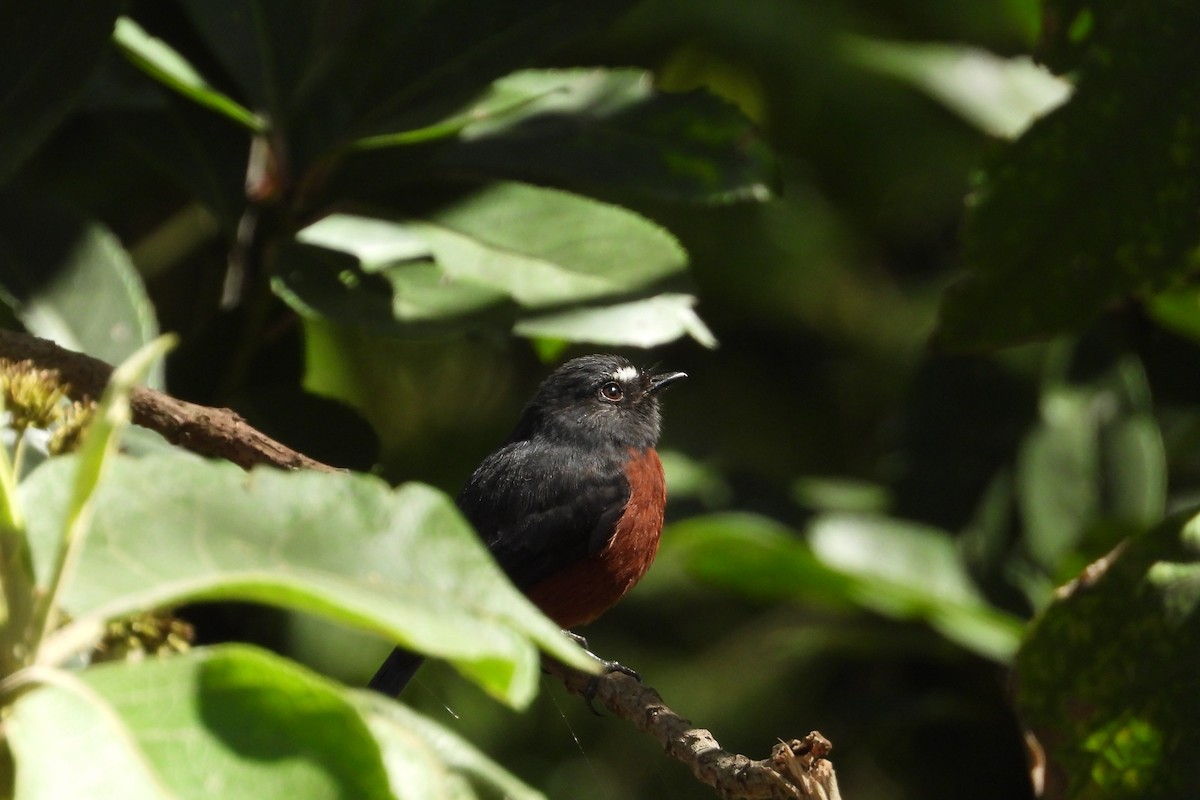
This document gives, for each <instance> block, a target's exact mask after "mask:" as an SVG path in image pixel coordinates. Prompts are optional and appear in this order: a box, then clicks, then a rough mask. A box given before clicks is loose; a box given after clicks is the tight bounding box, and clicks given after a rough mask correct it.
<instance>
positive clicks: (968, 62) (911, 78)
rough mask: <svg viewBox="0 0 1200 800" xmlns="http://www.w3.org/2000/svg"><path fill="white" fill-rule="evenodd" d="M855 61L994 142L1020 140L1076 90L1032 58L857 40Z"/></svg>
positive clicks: (851, 46) (851, 51)
mask: <svg viewBox="0 0 1200 800" xmlns="http://www.w3.org/2000/svg"><path fill="white" fill-rule="evenodd" d="M845 49H846V52H847V54H848V55H849V56H850V58H851V59H852V60H853V61H855V62H857V63H859V64H862V65H863V66H865V67H868V68H870V69H874V70H877V71H879V72H882V73H884V74H886V75H892V76H895V77H896V78H899V79H901V80H904V81H907V82H908V83H911V84H912V85H914V86H916V87H917V88H919V89H921V90H923V91H925V92H926V93H928V94H929V95H930V96H932V97H933V98H935V99H937V100H939V101H940V102H942V103H943V104H945V106H946V107H947V108H949V109H950V110H952V111H954V112H955V113H956V114H958V115H959V116H961V117H962V118H963V119H965V120H967V121H968V122H970V123H971V124H973V125H975V126H976V127H978V128H979V129H980V130H983V131H985V132H987V133H990V134H992V135H993V136H1002V137H1005V138H1014V137H1016V136H1019V135H1020V134H1021V133H1022V132H1023V131H1024V130H1025V129H1026V128H1028V127H1029V126H1030V125H1031V124H1032V123H1033V121H1034V120H1035V119H1037V118H1038V117H1040V116H1042V115H1043V114H1045V113H1046V112H1047V111H1050V110H1051V109H1053V108H1056V107H1057V106H1059V105H1061V104H1062V103H1063V102H1065V101H1066V99H1067V98H1068V97H1069V96H1070V94H1071V85H1070V84H1069V83H1068V82H1067V81H1065V80H1063V79H1062V78H1058V77H1055V76H1054V75H1052V74H1050V72H1048V71H1047V70H1046V69H1045V68H1044V67H1040V66H1038V65H1036V64H1034V63H1033V61H1031V60H1030V59H1029V57H1028V56H1021V57H1017V58H1001V57H999V56H996V55H993V54H992V53H989V52H987V51H985V50H980V49H979V48H975V47H966V46H963V45H950V44H911V43H906V42H885V41H880V40H876V39H864V38H860V37H851V38H849V39H848V40H847V41H846V43H845Z"/></svg>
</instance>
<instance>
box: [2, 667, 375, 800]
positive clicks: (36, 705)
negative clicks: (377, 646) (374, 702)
mask: <svg viewBox="0 0 1200 800" xmlns="http://www.w3.org/2000/svg"><path fill="white" fill-rule="evenodd" d="M81 677H82V683H83V684H84V685H85V687H86V689H87V692H86V694H82V695H81V694H79V693H77V692H73V691H72V690H71V689H70V688H65V687H63V686H59V685H50V686H46V687H44V688H41V689H39V690H37V691H35V692H33V693H31V694H29V695H27V696H26V697H25V698H23V699H22V700H21V702H19V703H18V704H17V707H16V712H15V718H14V729H15V737H14V738H15V743H16V749H17V752H18V754H19V755H22V756H24V757H23V758H22V760H21V769H20V770H19V772H20V773H25V772H29V773H30V774H29V775H28V776H26V775H22V779H23V780H25V781H28V782H29V783H30V784H33V785H34V786H35V787H37V791H36V792H35V793H34V794H31V795H29V796H33V797H39V796H42V797H52V796H57V797H98V796H114V797H126V796H135V797H137V796H145V797H179V798H197V799H199V798H211V797H214V796H216V797H258V798H281V799H282V798H295V799H296V800H302V799H303V798H314V800H315V798H327V797H338V796H341V797H361V798H380V800H382V799H383V798H390V797H391V796H392V795H391V793H390V790H389V781H388V777H387V774H386V772H385V771H384V768H383V764H382V761H381V758H380V751H379V746H378V745H377V744H376V743H375V741H374V737H373V736H372V734H371V731H370V730H369V729H368V728H367V726H366V724H365V723H364V721H363V719H362V717H361V715H360V714H359V712H358V710H357V709H356V707H355V706H354V705H352V704H351V703H350V702H348V700H347V698H346V697H345V696H344V694H343V691H342V690H341V689H340V688H339V687H338V686H337V685H336V684H334V683H332V682H330V681H327V680H325V679H323V678H320V677H318V676H316V675H313V674H311V673H308V672H307V671H305V670H302V669H300V668H299V667H297V666H296V665H294V664H291V663H290V662H287V661H285V660H283V659H281V658H279V657H278V656H274V655H271V654H269V653H265V652H263V651H259V650H256V649H253V648H249V647H245V646H240V645H231V646H226V647H219V648H213V649H200V650H195V651H193V652H191V653H188V654H186V655H182V656H175V657H169V658H160V659H149V660H145V661H140V662H114V663H111V664H104V665H100V666H97V667H94V668H91V669H88V670H86V671H85V672H84V673H82V676H81ZM102 752H105V753H108V754H109V755H110V756H112V759H111V761H109V760H107V759H104V758H97V757H94V756H96V755H98V754H99V753H102ZM80 753H88V754H89V757H88V758H86V759H82V761H84V762H86V763H85V764H77V765H76V767H73V768H72V769H64V768H63V764H65V763H75V762H76V761H79V760H80V759H79V758H78V755H79V754H80ZM181 753H187V757H186V758H181V757H180V754H181ZM126 773H132V774H126ZM106 780H107V781H108V782H111V784H112V785H113V786H114V787H116V789H117V790H118V791H123V790H125V789H127V788H130V787H132V789H133V794H131V795H125V794H115V793H114V794H112V795H110V794H108V792H109V791H110V790H106V789H101V790H100V792H99V793H96V792H95V791H94V789H96V788H97V787H101V786H103V784H104V783H105V781H106ZM51 789H53V790H56V791H59V792H61V793H60V794H58V795H51V794H50V791H49V790H51ZM43 792H44V793H43ZM20 796H25V795H23V794H22V795H20Z"/></svg>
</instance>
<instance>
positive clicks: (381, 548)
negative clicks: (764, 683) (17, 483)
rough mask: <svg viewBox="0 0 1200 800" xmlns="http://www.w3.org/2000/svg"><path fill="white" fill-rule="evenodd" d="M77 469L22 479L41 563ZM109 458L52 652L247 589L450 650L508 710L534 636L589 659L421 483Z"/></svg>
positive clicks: (549, 647) (558, 652) (578, 660)
mask: <svg viewBox="0 0 1200 800" xmlns="http://www.w3.org/2000/svg"><path fill="white" fill-rule="evenodd" d="M74 465H75V461H74V459H73V458H69V457H68V458H59V459H53V460H51V461H49V462H47V463H46V464H43V465H42V466H40V467H39V468H38V469H37V470H36V471H35V472H34V474H33V475H32V476H30V478H29V479H28V480H27V481H26V482H25V483H24V484H22V486H21V498H22V502H24V503H27V504H28V505H27V506H26V507H28V508H34V507H36V508H37V509H38V514H37V515H36V516H33V515H30V519H29V521H28V522H29V530H30V539H31V545H32V547H33V550H34V562H35V564H36V565H39V566H41V565H43V564H44V563H45V560H46V554H47V548H49V547H51V546H52V544H53V542H54V541H55V536H56V534H55V531H56V530H61V524H62V523H61V519H62V515H63V513H64V511H63V509H64V506H65V503H66V493H67V491H68V486H67V485H68V484H69V481H68V480H67V478H66V475H67V474H69V472H67V471H68V470H70V469H72V468H74ZM113 467H114V468H113V469H112V471H111V472H110V474H109V475H108V476H107V478H106V479H105V480H104V481H103V482H101V485H100V490H99V492H98V494H97V496H96V501H95V515H94V518H93V522H92V530H91V534H90V536H89V537H88V540H87V548H86V550H85V551H84V553H83V556H82V558H81V561H80V566H79V570H78V573H77V575H76V576H75V580H74V581H73V582H72V583H71V584H70V585H69V586H67V587H66V592H65V593H64V595H63V604H64V607H65V609H66V610H67V611H68V612H69V613H70V614H71V617H72V621H71V622H70V623H69V624H68V625H67V626H66V627H64V628H63V629H61V630H60V631H59V632H57V633H56V634H55V636H54V637H53V638H52V639H51V640H50V641H49V642H48V644H47V646H49V647H50V648H51V655H52V656H53V660H55V661H57V660H61V659H62V658H65V657H67V656H69V655H70V654H71V653H72V652H75V651H77V650H79V649H81V648H86V647H88V646H90V641H91V637H92V636H93V635H94V633H95V631H96V630H98V629H99V627H100V626H101V625H102V624H103V623H104V622H106V621H108V620H111V619H114V618H118V617H121V616H125V615H128V614H131V613H134V612H137V611H144V610H146V609H153V608H160V607H169V606H173V605H177V604H180V603H183V602H192V601H197V600H249V601H256V602H261V603H268V604H274V605H278V606H281V607H286V608H291V609H296V610H300V611H306V612H309V613H313V614H318V615H321V616H324V617H327V618H330V619H332V620H334V621H338V622H341V623H343V624H348V625H353V626H356V627H360V628H364V629H366V630H369V631H372V632H375V633H377V634H379V635H381V636H385V637H387V638H388V639H389V640H391V641H395V642H397V643H400V644H403V645H405V646H407V647H411V648H413V649H415V650H419V651H421V652H425V653H429V654H431V655H435V656H441V657H444V658H447V659H449V660H451V661H453V662H454V664H455V666H456V667H457V668H458V669H459V670H460V671H461V672H463V673H464V674H466V675H467V676H468V677H470V678H472V679H473V680H475V681H476V682H478V683H480V684H481V685H482V686H483V687H484V688H485V689H487V690H488V691H490V692H492V693H493V694H495V695H497V696H499V697H501V698H503V699H505V700H506V701H508V702H510V703H513V704H515V705H521V704H524V703H528V702H529V700H530V699H531V698H532V696H533V694H534V692H535V690H536V687H537V678H538V674H539V673H538V659H537V652H536V649H535V644H536V645H539V646H541V647H542V648H543V649H545V650H546V651H547V652H549V653H551V654H552V655H554V657H555V658H559V659H561V660H565V661H567V662H569V663H572V664H576V665H578V666H580V667H582V668H589V667H590V666H591V662H590V661H589V660H588V658H587V657H586V656H585V655H584V654H583V651H581V650H580V649H579V648H578V647H576V646H575V645H573V644H572V643H570V642H569V641H568V640H566V639H565V638H564V637H563V636H562V634H561V632H560V631H559V630H558V628H557V627H556V626H554V625H553V623H551V622H550V621H549V620H547V619H546V618H545V617H543V616H541V615H540V614H539V613H538V612H537V610H536V609H535V608H534V607H533V606H532V605H531V604H530V603H529V602H528V601H527V600H526V599H525V598H524V597H523V596H522V595H520V594H519V593H518V592H517V591H516V590H515V589H514V588H513V587H512V585H511V584H510V583H509V582H508V581H507V580H506V579H505V578H504V576H503V575H502V573H501V572H500V571H499V569H498V568H497V567H496V565H495V562H494V561H493V560H492V559H491V557H490V556H489V555H488V554H487V552H486V551H485V550H484V548H483V546H482V544H481V543H480V542H479V540H478V538H477V537H476V535H475V533H474V532H473V531H472V530H471V528H470V526H469V525H468V524H467V523H466V522H465V521H464V520H463V519H462V517H461V516H460V515H459V514H458V512H457V509H455V508H454V505H453V504H452V503H451V502H450V500H449V498H447V497H446V496H445V495H443V494H441V493H439V492H437V491H435V490H433V489H431V488H429V487H426V486H422V485H418V484H408V485H405V486H403V487H401V488H400V489H398V490H392V489H391V488H390V487H388V486H387V485H386V484H384V483H383V482H382V481H380V480H378V479H376V478H373V477H370V476H365V475H352V474H325V473H317V472H294V473H283V472H278V471H275V470H271V469H265V468H259V469H255V470H252V471H251V472H250V473H249V474H247V473H245V472H243V471H242V470H240V469H238V468H237V467H235V466H233V465H232V464H226V463H213V462H204V461H199V460H194V459H184V458H176V457H169V456H147V457H144V458H140V459H128V458H118V459H116V461H115V463H114V465H113ZM331 531H333V532H336V535H331ZM48 658H49V657H48Z"/></svg>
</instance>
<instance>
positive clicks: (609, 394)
mask: <svg viewBox="0 0 1200 800" xmlns="http://www.w3.org/2000/svg"><path fill="white" fill-rule="evenodd" d="M624 394H625V392H624V391H623V390H622V389H621V384H619V383H617V382H616V381H609V382H608V383H606V384H604V385H603V386H601V387H600V398H601V399H602V400H607V401H608V402H610V403H619V402H621V397H623V396H624Z"/></svg>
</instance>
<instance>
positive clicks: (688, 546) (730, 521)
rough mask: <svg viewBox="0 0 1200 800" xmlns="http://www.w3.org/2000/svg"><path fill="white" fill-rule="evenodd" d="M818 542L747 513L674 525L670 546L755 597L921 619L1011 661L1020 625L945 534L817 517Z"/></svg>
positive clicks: (697, 570)
mask: <svg viewBox="0 0 1200 800" xmlns="http://www.w3.org/2000/svg"><path fill="white" fill-rule="evenodd" d="M810 535H811V540H812V546H811V547H810V546H809V545H808V544H806V543H805V542H804V541H803V540H802V539H801V538H800V536H799V534H797V533H795V532H793V531H790V530H788V529H787V528H785V527H783V526H780V525H779V524H778V523H775V522H772V521H770V520H767V519H765V518H761V517H756V516H753V515H748V514H714V515H711V516H707V517H698V518H694V519H691V520H688V521H686V522H682V523H677V524H675V525H673V526H671V530H670V536H669V537H667V538H666V539H665V542H670V543H671V544H670V546H669V547H667V548H666V549H664V554H668V553H669V554H670V555H669V556H668V557H669V558H682V559H683V560H684V562H685V563H686V564H687V566H688V568H689V569H690V570H691V571H692V572H693V573H694V574H696V575H697V576H698V577H700V578H702V579H704V580H707V581H711V582H714V583H718V584H719V585H722V586H725V587H727V588H731V589H735V590H737V591H740V592H744V593H746V594H749V595H751V596H753V597H762V598H766V599H772V598H794V599H805V600H815V601H820V602H826V603H835V604H839V605H849V606H852V607H858V608H865V609H869V610H871V611H874V612H876V613H880V614H885V615H887V616H890V617H894V618H897V619H920V620H923V621H925V622H926V623H928V624H929V625H930V626H931V627H933V628H935V629H936V630H938V631H939V632H940V633H941V634H942V635H943V636H945V637H946V638H948V639H950V640H951V641H954V642H956V643H958V644H959V645H961V646H963V647H965V648H967V649H969V650H972V651H974V652H976V653H978V654H980V655H982V656H984V657H987V658H991V659H994V660H996V661H1000V662H1006V661H1008V660H1009V659H1010V658H1011V657H1012V654H1013V652H1014V651H1015V650H1016V646H1017V640H1018V637H1019V634H1020V631H1021V623H1020V621H1019V620H1016V619H1015V618H1013V617H1010V616H1009V615H1007V614H1005V613H1003V612H1001V611H999V610H997V609H994V608H992V607H990V606H989V605H987V603H986V602H985V601H983V599H982V598H981V597H980V596H979V594H978V593H977V591H976V590H975V589H974V586H973V585H972V584H971V582H970V579H969V578H968V577H967V574H966V570H965V568H964V567H963V565H962V563H961V560H960V558H959V557H958V554H957V552H956V549H955V545H954V542H953V540H952V539H951V538H950V536H949V535H948V534H946V533H945V532H943V531H938V530H934V529H931V528H926V527H923V526H919V525H916V524H913V523H905V522H902V521H899V520H895V519H887V518H883V517H871V516H866V515H850V514H829V515H825V516H822V517H818V518H817V520H816V522H815V523H814V524H813V526H812V529H811V532H810Z"/></svg>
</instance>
